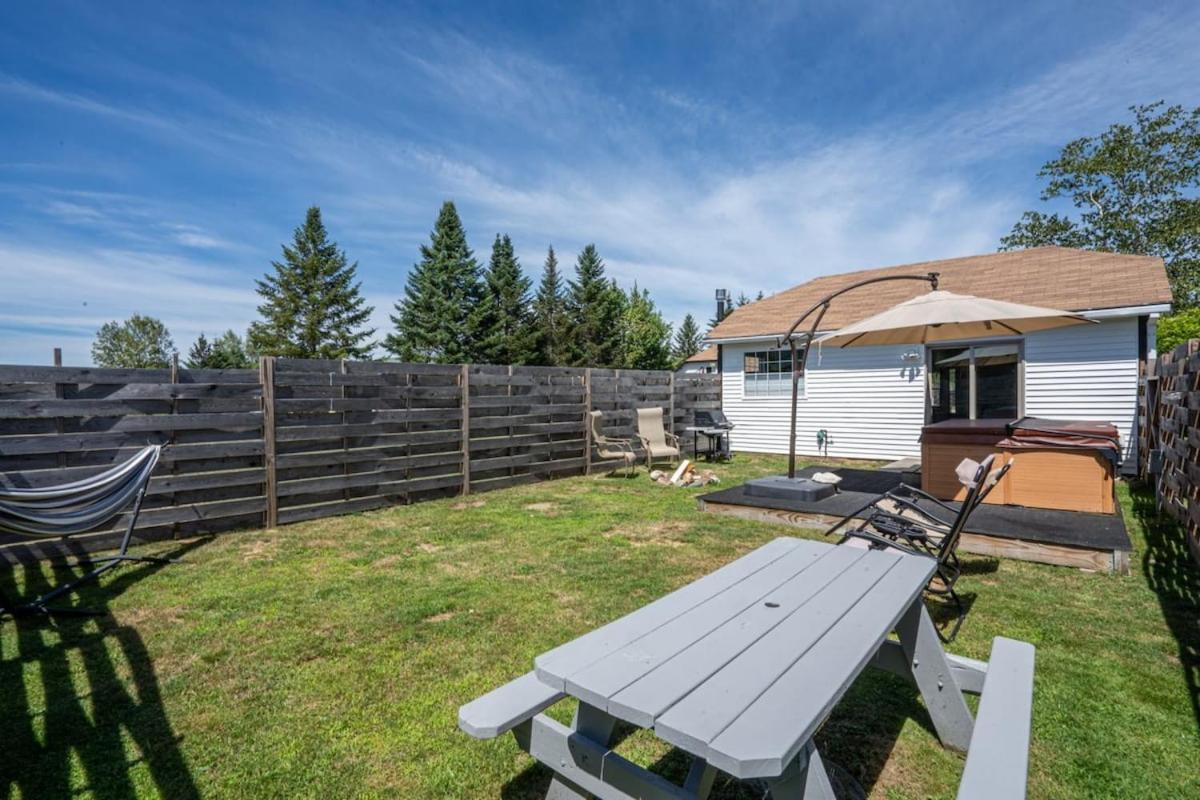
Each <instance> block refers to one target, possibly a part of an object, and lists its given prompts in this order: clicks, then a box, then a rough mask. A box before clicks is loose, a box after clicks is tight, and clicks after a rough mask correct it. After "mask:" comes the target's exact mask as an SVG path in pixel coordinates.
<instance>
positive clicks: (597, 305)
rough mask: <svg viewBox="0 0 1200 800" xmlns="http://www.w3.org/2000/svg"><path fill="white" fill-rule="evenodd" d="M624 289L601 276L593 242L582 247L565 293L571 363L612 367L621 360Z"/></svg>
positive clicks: (602, 274) (602, 271)
mask: <svg viewBox="0 0 1200 800" xmlns="http://www.w3.org/2000/svg"><path fill="white" fill-rule="evenodd" d="M624 305H625V293H624V292H622V291H621V290H620V289H618V288H617V287H616V285H615V284H613V283H611V282H610V281H608V280H607V279H606V278H605V277H604V261H603V260H602V259H601V258H600V254H599V253H598V252H597V251H596V245H594V244H589V245H588V246H587V247H585V248H583V251H582V252H581V253H580V254H579V257H578V259H577V260H576V262H575V280H573V281H570V283H569V290H568V293H567V313H568V316H569V317H570V320H571V321H570V334H569V337H568V340H569V347H570V360H571V365H572V366H576V367H615V366H619V365H620V363H621V349H622V347H621V345H622V343H621V314H622V312H623V310H624V308H623V307H624Z"/></svg>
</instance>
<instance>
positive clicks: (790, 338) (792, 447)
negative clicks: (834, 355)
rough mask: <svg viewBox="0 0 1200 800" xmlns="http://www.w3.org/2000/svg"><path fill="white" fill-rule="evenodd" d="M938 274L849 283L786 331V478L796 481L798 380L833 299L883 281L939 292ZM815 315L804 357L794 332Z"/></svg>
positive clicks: (807, 337)
mask: <svg viewBox="0 0 1200 800" xmlns="http://www.w3.org/2000/svg"><path fill="white" fill-rule="evenodd" d="M938 274H939V273H937V272H930V273H927V274H925V275H883V276H880V277H878V278H867V279H866V280H864V281H858V282H857V283H852V284H850V285H849V286H845V287H843V288H841V289H838V290H837V291H836V292H831V293H830V294H828V295H826V296H825V297H823V298H822V299H821V300H819V301H817V302H816V303H814V304H813V305H812V307H811V308H809V309H808V310H807V311H805V312H804V313H803V314H801V315H800V316H799V317H798V318H797V319H796V321H795V322H793V323H792V327H790V328H788V332H787V334H786V335H785V337H784V338H786V339H787V343H788V347H789V348H790V349H791V356H792V413H791V418H792V424H791V430H790V431H789V433H788V478H795V477H796V404H797V403H798V402H799V401H800V379H801V378H803V377H804V369H805V367H806V366H807V364H808V351H809V350H810V349H812V342H813V338H814V337H815V336H816V335H817V329H818V328H819V326H820V325H821V320H822V319H824V318H825V312H826V311H828V310H829V305H830V303H832V302H833V301H834V300H835V299H836V298H838V297H840V296H841V295H844V294H846V293H847V292H852V291H854V290H855V289H860V288H862V287H863V286H869V285H871V284H873V283H884V282H885V281H925V282H926V283H928V284H929V285H930V287H932V288H933V289H934V290H936V289H937V288H938ZM816 312H819V313H817V315H816V317H814V318H813V321H812V324H811V325H809V328H808V330H807V331H806V332H805V334H804V354H803V355H800V354H799V349H798V348H797V347H796V338H795V335H796V329H797V328H799V327H800V325H801V323H803V322H804V320H806V319H808V318H809V317H810V316H812V315H813V314H814V313H816Z"/></svg>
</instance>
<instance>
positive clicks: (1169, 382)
mask: <svg viewBox="0 0 1200 800" xmlns="http://www.w3.org/2000/svg"><path fill="white" fill-rule="evenodd" d="M1138 426H1139V445H1140V448H1139V458H1138V468H1139V474H1140V475H1141V476H1142V477H1143V478H1144V479H1146V480H1148V481H1151V482H1153V483H1154V485H1155V494H1156V497H1157V499H1158V506H1159V508H1160V509H1161V510H1162V511H1163V512H1165V513H1166V514H1169V515H1170V516H1172V517H1174V518H1175V519H1176V520H1178V521H1179V523H1180V525H1181V526H1182V527H1183V529H1184V532H1185V536H1186V537H1187V541H1188V546H1189V547H1190V549H1191V551H1192V555H1193V557H1194V558H1195V559H1196V561H1197V563H1200V339H1193V340H1191V341H1190V342H1187V343H1185V344H1181V345H1180V346H1179V347H1177V348H1175V350H1174V351H1173V352H1170V353H1163V354H1161V355H1160V356H1159V358H1158V360H1157V363H1154V364H1152V365H1148V368H1147V369H1146V370H1145V371H1144V374H1143V376H1142V380H1141V381H1140V386H1139V388H1138Z"/></svg>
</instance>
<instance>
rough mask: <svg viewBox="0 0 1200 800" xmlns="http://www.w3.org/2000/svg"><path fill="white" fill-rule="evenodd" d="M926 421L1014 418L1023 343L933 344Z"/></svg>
mask: <svg viewBox="0 0 1200 800" xmlns="http://www.w3.org/2000/svg"><path fill="white" fill-rule="evenodd" d="M925 363H926V364H927V365H928V370H927V373H928V384H929V387H928V388H929V391H928V393H927V406H928V415H927V416H928V419H929V421H930V422H941V421H942V420H946V419H1016V418H1018V417H1020V416H1021V414H1022V405H1023V403H1022V394H1023V387H1022V385H1021V383H1022V380H1021V375H1022V373H1023V370H1022V368H1021V343H1020V342H1017V341H1014V342H996V343H987V344H977V345H954V346H950V347H931V348H929V350H928V353H927V358H926V362H925Z"/></svg>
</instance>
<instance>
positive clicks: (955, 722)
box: [896, 596, 975, 753]
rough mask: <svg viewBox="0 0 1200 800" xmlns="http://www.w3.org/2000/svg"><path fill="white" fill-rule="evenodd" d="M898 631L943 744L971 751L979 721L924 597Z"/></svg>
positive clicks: (904, 617) (909, 610)
mask: <svg viewBox="0 0 1200 800" xmlns="http://www.w3.org/2000/svg"><path fill="white" fill-rule="evenodd" d="M896 634H897V635H898V636H899V637H900V646H901V647H902V648H903V649H904V656H905V658H906V659H907V660H908V668H909V670H911V672H912V677H913V681H914V682H915V683H916V684H917V688H918V689H919V690H920V692H921V697H922V699H924V700H925V708H926V709H927V710H928V711H929V716H930V718H931V719H932V720H933V727H934V729H935V730H936V731H937V735H938V738H939V739H941V741H942V745H943V746H945V747H949V748H950V749H952V750H957V751H959V752H961V753H965V752H967V747H968V746H969V745H970V744H971V732H972V731H973V730H974V728H975V722H974V720H973V719H971V712H970V710H968V709H967V703H966V701H965V700H963V695H962V690H961V689H960V688H959V686H958V681H957V680H955V678H954V673H953V672H952V671H951V668H950V662H949V661H948V660H947V659H946V651H945V650H944V649H942V642H941V640H940V639H939V638H938V635H937V628H935V627H934V625H933V620H932V619H930V618H929V611H928V610H927V609H926V608H925V603H924V601H923V600H922V599H921V597H919V596H918V597H917V599H916V600H914V601H913V604H912V605H911V606H909V607H908V610H907V611H905V612H904V616H902V617H900V621H899V622H898V623H897V624H896Z"/></svg>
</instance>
